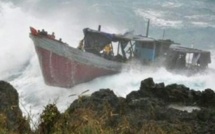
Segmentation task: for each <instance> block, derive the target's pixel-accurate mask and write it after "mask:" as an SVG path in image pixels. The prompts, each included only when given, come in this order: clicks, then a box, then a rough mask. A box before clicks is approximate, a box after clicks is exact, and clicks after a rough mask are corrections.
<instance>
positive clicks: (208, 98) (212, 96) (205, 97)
mask: <svg viewBox="0 0 215 134" xmlns="http://www.w3.org/2000/svg"><path fill="white" fill-rule="evenodd" d="M200 105H201V106H215V93H214V91H213V90H211V89H205V91H203V92H202V94H201V99H200Z"/></svg>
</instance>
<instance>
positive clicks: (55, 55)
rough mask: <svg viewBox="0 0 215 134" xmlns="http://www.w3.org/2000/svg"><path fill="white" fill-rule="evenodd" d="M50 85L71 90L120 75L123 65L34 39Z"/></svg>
mask: <svg viewBox="0 0 215 134" xmlns="http://www.w3.org/2000/svg"><path fill="white" fill-rule="evenodd" d="M30 37H31V38H32V40H33V42H34V45H35V49H36V52H37V55H38V59H39V63H40V67H41V70H42V75H43V78H44V81H45V83H46V84H47V85H50V86H57V87H64V88H70V87H73V86H75V85H77V84H79V83H84V82H88V81H90V80H93V79H94V78H97V77H100V76H105V75H111V74H115V73H118V72H120V70H121V67H122V65H121V64H120V63H117V62H113V61H109V60H106V59H104V58H102V57H99V56H96V55H94V54H91V53H87V52H83V51H81V50H78V49H75V48H72V47H69V46H68V45H67V44H65V43H61V42H58V41H56V40H51V39H48V38H44V37H37V36H34V35H30Z"/></svg>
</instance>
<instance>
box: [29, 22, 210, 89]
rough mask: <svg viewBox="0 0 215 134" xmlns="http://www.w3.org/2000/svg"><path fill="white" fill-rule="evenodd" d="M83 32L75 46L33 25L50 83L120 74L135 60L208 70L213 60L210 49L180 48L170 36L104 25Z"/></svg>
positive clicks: (66, 84)
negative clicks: (116, 29)
mask: <svg viewBox="0 0 215 134" xmlns="http://www.w3.org/2000/svg"><path fill="white" fill-rule="evenodd" d="M83 32H84V38H83V39H82V40H81V41H80V43H79V45H78V47H77V48H74V47H71V46H69V45H68V44H67V43H64V42H62V40H61V39H60V40H57V39H56V38H55V35H53V34H48V33H47V32H46V31H44V30H42V31H39V30H37V29H35V28H33V27H30V38H31V39H32V40H33V43H34V46H35V50H36V53H37V55H38V59H39V63H40V67H41V70H42V75H43V78H44V81H45V83H46V84H47V85H50V86H57V87H64V88H70V87H73V86H75V85H77V84H79V83H84V82H88V81H90V80H93V79H95V78H97V77H100V76H105V75H111V74H116V73H119V72H121V70H122V68H123V67H124V66H126V65H127V64H128V63H129V62H130V61H134V60H138V61H139V62H140V63H141V64H142V65H150V64H153V63H161V64H162V65H163V66H165V67H167V68H169V69H191V70H192V68H194V67H195V68H198V69H205V68H207V66H208V64H209V63H210V62H211V60H210V52H209V51H203V50H198V49H193V48H186V47H181V46H179V45H178V44H177V43H174V42H173V41H171V40H169V39H154V38H150V37H148V36H147V35H146V36H143V35H134V34H133V33H132V32H126V33H124V34H113V33H108V32H102V31H101V26H99V28H98V30H93V29H90V28H85V29H83ZM114 48H116V49H117V50H116V51H114ZM187 55H189V57H188V56H187ZM188 58H189V59H188ZM156 65H157V64H156Z"/></svg>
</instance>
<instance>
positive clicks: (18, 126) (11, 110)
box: [0, 81, 30, 133]
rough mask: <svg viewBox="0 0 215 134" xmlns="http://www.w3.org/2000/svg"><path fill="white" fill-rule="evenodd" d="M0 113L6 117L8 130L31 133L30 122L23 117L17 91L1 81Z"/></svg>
mask: <svg viewBox="0 0 215 134" xmlns="http://www.w3.org/2000/svg"><path fill="white" fill-rule="evenodd" d="M0 113H1V116H5V117H6V120H5V122H6V124H7V125H6V128H7V130H9V131H18V132H20V133H24V132H28V131H30V127H29V124H28V122H27V121H26V120H25V119H24V118H23V117H22V112H21V110H20V108H19V98H18V93H17V91H16V89H14V87H13V86H11V85H10V84H9V83H7V82H5V81H0Z"/></svg>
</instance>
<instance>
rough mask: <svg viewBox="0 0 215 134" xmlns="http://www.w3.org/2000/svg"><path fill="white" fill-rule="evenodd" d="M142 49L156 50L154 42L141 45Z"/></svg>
mask: <svg viewBox="0 0 215 134" xmlns="http://www.w3.org/2000/svg"><path fill="white" fill-rule="evenodd" d="M141 46H142V48H148V49H154V42H143V43H141Z"/></svg>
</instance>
